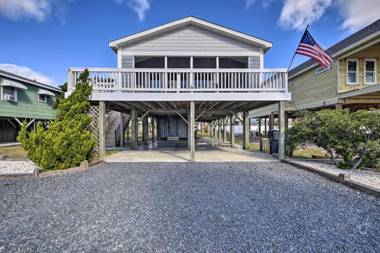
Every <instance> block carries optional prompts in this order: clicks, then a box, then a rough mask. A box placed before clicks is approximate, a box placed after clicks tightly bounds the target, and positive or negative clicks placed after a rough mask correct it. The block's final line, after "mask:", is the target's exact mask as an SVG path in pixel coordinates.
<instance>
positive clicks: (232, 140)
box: [230, 114, 236, 147]
mask: <svg viewBox="0 0 380 253" xmlns="http://www.w3.org/2000/svg"><path fill="white" fill-rule="evenodd" d="M235 121H236V116H235V114H232V115H231V117H230V145H231V147H233V146H234V145H235Z"/></svg>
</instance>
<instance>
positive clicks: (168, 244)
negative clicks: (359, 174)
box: [0, 162, 380, 253]
mask: <svg viewBox="0 0 380 253" xmlns="http://www.w3.org/2000/svg"><path fill="white" fill-rule="evenodd" d="M379 214H380V201H379V199H378V198H375V197H374V196H371V195H368V194H365V193H362V192H360V191H356V190H353V189H351V188H349V187H346V186H345V185H342V184H338V183H335V182H332V181H330V180H327V179H325V178H323V177H320V176H318V175H315V174H313V173H310V172H308V171H305V170H300V169H297V168H294V167H293V166H291V165H287V164H283V163H279V162H272V163H268V162H255V163H103V164H100V165H97V166H95V167H93V168H92V169H90V170H87V171H84V172H80V173H75V174H66V175H62V176H58V177H46V178H40V179H10V180H1V181H0V231H1V232H0V253H3V252H4V253H5V252H7V253H8V252H345V253H346V252H379V249H380V240H379V234H380V215H379Z"/></svg>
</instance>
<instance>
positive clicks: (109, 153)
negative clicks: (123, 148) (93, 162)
mask: <svg viewBox="0 0 380 253" xmlns="http://www.w3.org/2000/svg"><path fill="white" fill-rule="evenodd" d="M119 152H120V151H117V150H106V156H110V155H113V154H116V153H119Z"/></svg>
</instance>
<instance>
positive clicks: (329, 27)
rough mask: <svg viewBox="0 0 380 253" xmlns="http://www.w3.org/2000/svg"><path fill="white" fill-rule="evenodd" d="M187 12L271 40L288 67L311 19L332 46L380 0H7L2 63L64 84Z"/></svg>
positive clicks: (275, 59)
mask: <svg viewBox="0 0 380 253" xmlns="http://www.w3.org/2000/svg"><path fill="white" fill-rule="evenodd" d="M186 16H196V17H199V18H202V19H205V20H208V21H211V22H213V23H217V24H220V25H223V26H226V27H229V28H233V29H235V30H238V31H241V32H244V33H248V34H250V35H252V36H257V37H259V38H263V39H265V40H268V41H271V42H272V43H273V47H272V49H270V50H269V51H268V53H267V54H266V56H265V67H266V68H276V67H281V68H287V67H288V65H289V63H290V60H291V58H292V56H293V53H294V51H295V49H296V47H297V45H298V43H299V41H300V39H301V36H302V34H303V31H304V29H305V26H306V25H307V24H309V25H310V27H309V31H310V32H311V34H312V35H313V36H314V38H315V39H316V40H317V42H318V43H319V44H320V45H321V46H322V47H325V48H328V47H330V46H331V45H333V44H335V43H336V42H338V41H339V40H342V39H344V38H345V37H347V36H349V35H350V34H352V33H353V32H355V31H358V30H359V29H360V28H362V27H364V26H366V25H368V24H370V23H372V22H373V21H375V20H377V19H379V18H380V0H193V1H190V0H0V69H4V70H8V71H10V72H14V73H16V74H20V75H23V76H25V77H28V78H31V79H35V80H39V81H41V82H44V83H48V84H51V85H60V84H62V83H64V82H65V81H66V77H67V70H68V68H69V67H116V63H117V57H116V55H115V53H114V52H113V51H112V50H111V49H110V48H109V47H108V42H109V41H111V40H114V39H116V38H120V37H122V36H126V35H128V34H131V33H136V32H139V31H142V30H145V29H148V28H152V27H155V26H158V25H162V24H165V23H167V22H170V21H173V20H176V19H180V18H183V17H186ZM306 59H307V58H305V57H303V56H297V57H296V58H295V62H294V63H293V64H292V67H294V66H296V65H297V64H300V63H302V62H303V61H305V60H306Z"/></svg>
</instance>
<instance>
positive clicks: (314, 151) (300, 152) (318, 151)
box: [293, 147, 326, 158]
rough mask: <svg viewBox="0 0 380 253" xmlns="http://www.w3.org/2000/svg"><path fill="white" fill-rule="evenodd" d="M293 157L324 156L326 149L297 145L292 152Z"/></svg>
mask: <svg viewBox="0 0 380 253" xmlns="http://www.w3.org/2000/svg"><path fill="white" fill-rule="evenodd" d="M293 157H294V158H326V151H325V150H324V149H322V148H318V147H307V148H305V149H303V148H300V147H298V148H297V149H296V150H294V152H293Z"/></svg>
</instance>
